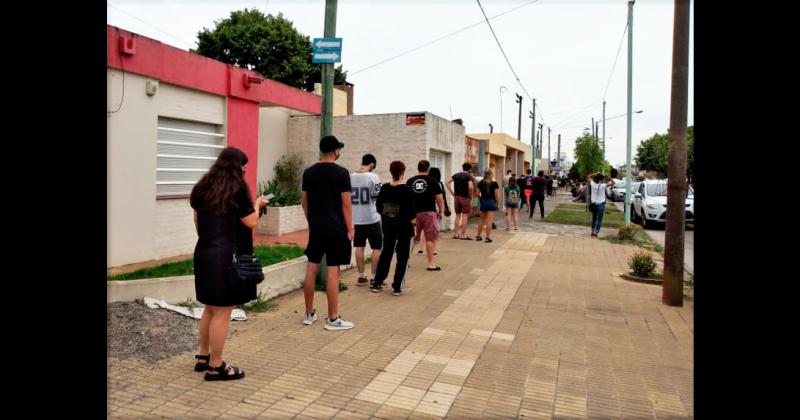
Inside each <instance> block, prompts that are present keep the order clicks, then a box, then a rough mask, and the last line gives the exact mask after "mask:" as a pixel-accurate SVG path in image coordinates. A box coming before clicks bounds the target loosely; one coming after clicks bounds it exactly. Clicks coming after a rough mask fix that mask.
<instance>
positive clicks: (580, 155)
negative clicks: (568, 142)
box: [572, 131, 610, 179]
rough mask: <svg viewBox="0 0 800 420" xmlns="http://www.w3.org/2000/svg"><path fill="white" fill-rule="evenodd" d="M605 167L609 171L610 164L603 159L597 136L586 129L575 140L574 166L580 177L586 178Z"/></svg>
mask: <svg viewBox="0 0 800 420" xmlns="http://www.w3.org/2000/svg"><path fill="white" fill-rule="evenodd" d="M604 167H605V170H606V172H609V169H610V165H609V164H608V162H605V161H604V160H603V151H602V150H601V149H600V145H599V143H598V139H597V137H595V136H593V135H591V134H590V133H589V132H588V131H585V132H584V133H583V135H582V136H581V137H578V138H577V139H576V140H575V164H574V165H572V168H573V169H574V170H575V171H576V172H577V174H578V179H585V178H586V177H587V176H588V175H589V174H591V173H594V172H599V171H600V170H602V169H603V168H604Z"/></svg>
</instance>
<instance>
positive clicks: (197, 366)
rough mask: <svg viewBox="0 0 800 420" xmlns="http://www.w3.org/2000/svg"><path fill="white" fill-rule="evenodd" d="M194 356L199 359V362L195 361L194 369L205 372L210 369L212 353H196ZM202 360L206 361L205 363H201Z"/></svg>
mask: <svg viewBox="0 0 800 420" xmlns="http://www.w3.org/2000/svg"><path fill="white" fill-rule="evenodd" d="M194 358H195V359H197V363H195V365H194V371H195V372H204V371H206V370H209V367H210V366H211V365H210V364H209V362H210V361H211V355H210V354H206V355H203V354H196V355H195V356H194ZM200 361H205V363H200Z"/></svg>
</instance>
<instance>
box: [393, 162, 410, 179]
mask: <svg viewBox="0 0 800 420" xmlns="http://www.w3.org/2000/svg"><path fill="white" fill-rule="evenodd" d="M389 172H390V173H391V174H392V179H394V180H395V181H397V180H398V179H400V176H401V175H403V174H404V173H405V172H406V165H405V164H404V163H403V162H401V161H399V160H395V161H393V162H392V163H390V164H389Z"/></svg>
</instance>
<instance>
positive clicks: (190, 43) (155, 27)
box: [106, 3, 194, 48]
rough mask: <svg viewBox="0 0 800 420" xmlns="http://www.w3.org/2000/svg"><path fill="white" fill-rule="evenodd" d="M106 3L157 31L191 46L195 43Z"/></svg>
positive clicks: (108, 4)
mask: <svg viewBox="0 0 800 420" xmlns="http://www.w3.org/2000/svg"><path fill="white" fill-rule="evenodd" d="M106 5H107V6H108V7H110V8H112V9H114V10H116V11H118V12H120V13H122V14H125V15H128V16H130V17H132V18H134V19H136V20H138V21H139V22H142V23H144V24H145V25H148V26H150V27H151V28H153V29H155V30H157V31H159V32H161V33H163V34H165V35H169V36H170V37H172V38H174V39H177V40H178V41H181V42H183V43H184V44H186V45H188V46H189V47H190V48H191V47H192V46H193V45H194V43H193V42H187V41H185V40H183V39H181V38H178V37H177V36H175V35H172V34H171V33H169V32H167V31H165V30H163V29H161V28H159V27H158V26H156V25H153V24H152V23H149V22H146V21H145V20H143V19H140V18H138V17H136V16H134V15H132V14H130V13H128V12H126V11H124V10H122V9H120V8H118V7H116V6H112V5H111V3H106Z"/></svg>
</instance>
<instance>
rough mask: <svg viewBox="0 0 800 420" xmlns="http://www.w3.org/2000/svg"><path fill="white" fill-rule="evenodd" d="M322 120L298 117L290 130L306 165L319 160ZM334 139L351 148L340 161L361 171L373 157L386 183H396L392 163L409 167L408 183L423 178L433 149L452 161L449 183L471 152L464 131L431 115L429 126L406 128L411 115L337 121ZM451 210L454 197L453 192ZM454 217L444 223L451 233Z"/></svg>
mask: <svg viewBox="0 0 800 420" xmlns="http://www.w3.org/2000/svg"><path fill="white" fill-rule="evenodd" d="M319 124H320V121H319V117H317V116H312V117H292V118H290V119H289V123H288V126H287V141H288V144H289V147H288V152H289V153H297V154H299V155H300V156H301V158H302V159H303V161H304V163H305V166H306V167H307V166H310V165H312V164H313V163H315V162H317V161H318V160H319ZM333 134H334V135H335V136H336V137H337V138H338V139H339V140H340V141H341V142H343V143H344V144H345V147H344V149H343V150H342V155H341V157H340V158H339V161H338V162H337V163H338V164H339V165H342V166H343V167H345V168H347V170H348V171H351V172H352V171H355V170H356V169H358V167H359V166H360V165H361V156H363V155H364V154H366V153H372V154H373V155H375V158H376V159H377V160H378V167H377V168H376V169H375V174H377V175H378V176H379V177H380V178H381V180H382V181H383V182H388V181H390V180H391V178H392V177H391V174H390V173H389V163H390V162H391V161H393V160H401V161H402V162H403V163H405V165H406V178H410V177H412V176H414V175H415V174H416V173H417V162H419V161H420V160H422V159H427V158H428V156H429V152H430V150H431V149H434V150H438V151H441V152H444V153H445V155H446V156H447V162H445V167H444V168H442V177H443V181H446V179H447V178H448V177H449V176H450V175H452V174H453V173H455V172H457V171H460V170H461V164H462V163H464V158H465V154H466V147H465V145H464V137H465V131H464V127H463V126H461V125H458V124H455V123H453V122H451V121H449V120H446V119H444V118H441V117H438V116H436V115H434V114H431V113H429V112H426V113H425V125H406V113H397V114H378V115H349V116H344V117H334V119H333ZM445 193H446V194H447V201H448V204H450V210H451V211H452V210H453V197H452V196H451V195H450V194H449V193H447V191H445ZM452 223H453V216H451V217H450V218H446V219H445V220H444V223H443V224H444V227H445V228H446V229H449V228H450V227H451V226H452Z"/></svg>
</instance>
